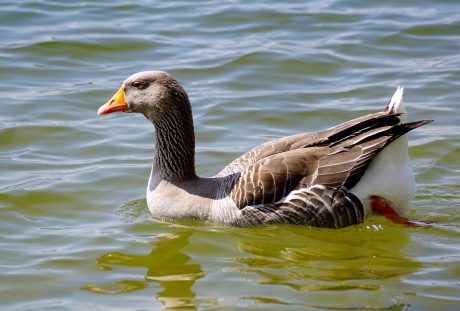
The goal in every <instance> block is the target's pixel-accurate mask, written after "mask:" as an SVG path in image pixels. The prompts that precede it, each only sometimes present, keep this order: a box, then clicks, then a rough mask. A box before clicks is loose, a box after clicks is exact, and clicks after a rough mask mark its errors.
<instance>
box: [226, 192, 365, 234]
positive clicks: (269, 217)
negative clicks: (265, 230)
mask: <svg viewBox="0 0 460 311" xmlns="http://www.w3.org/2000/svg"><path fill="white" fill-rule="evenodd" d="M241 212H242V214H243V215H242V217H241V218H240V219H238V220H236V221H235V223H234V225H238V226H254V225H260V224H299V225H300V224H302V225H309V226H314V227H326V228H343V227H347V226H351V225H356V224H359V223H362V222H363V220H364V209H363V205H362V203H361V201H360V200H359V199H358V198H357V197H356V196H355V195H354V194H352V193H350V192H348V191H347V190H346V189H345V188H339V189H336V188H329V187H323V186H318V185H316V186H313V187H310V188H308V189H307V188H303V189H300V190H297V191H295V192H293V193H291V194H290V195H289V196H288V197H287V198H285V199H284V200H283V201H281V202H278V203H276V204H272V205H257V206H247V207H246V208H244V209H243V210H242V211H241Z"/></svg>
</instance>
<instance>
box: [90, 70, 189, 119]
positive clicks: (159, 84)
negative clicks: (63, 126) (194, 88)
mask: <svg viewBox="0 0 460 311" xmlns="http://www.w3.org/2000/svg"><path fill="white" fill-rule="evenodd" d="M119 111H123V112H136V113H141V114H143V115H144V116H145V117H146V118H147V119H149V120H150V121H152V122H153V123H154V124H156V121H157V120H158V119H159V118H161V117H162V116H166V115H169V116H171V115H172V116H178V115H188V114H191V108H190V103H189V99H188V96H187V93H186V92H185V90H184V89H183V88H182V86H181V85H180V84H179V82H177V80H176V79H175V78H174V77H173V76H172V75H170V74H169V73H167V72H164V71H143V72H138V73H135V74H133V75H132V76H130V77H129V78H128V79H126V80H125V81H124V82H123V84H122V85H121V87H120V89H119V90H118V91H117V92H116V93H115V94H114V95H113V96H112V98H111V99H110V100H109V101H108V102H107V103H105V104H104V105H102V106H101V107H100V108H99V109H98V111H97V114H99V115H104V114H109V113H113V112H119Z"/></svg>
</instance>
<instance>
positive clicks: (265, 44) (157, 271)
mask: <svg viewBox="0 0 460 311" xmlns="http://www.w3.org/2000/svg"><path fill="white" fill-rule="evenodd" d="M0 33H1V34H0V36H1V40H0V94H1V107H2V109H1V112H0V146H1V147H0V168H1V174H0V269H1V275H0V306H1V309H2V310H128V309H134V310H156V309H160V308H172V309H174V308H185V309H201V310H235V309H261V310H267V309H269V310H303V309H306V310H331V309H332V310H355V309H361V310H362V309H370V310H460V243H459V238H460V217H459V213H458V208H459V203H460V186H459V182H460V136H459V132H460V126H459V124H460V122H459V121H460V117H459V115H458V108H459V103H460V92H459V90H460V82H459V81H460V71H459V68H460V53H459V51H460V3H459V2H458V1H434V0H433V1H404V2H397V1H381V2H377V1H364V0H353V1H339V0H337V1H334V0H332V1H285V2H278V1H265V2H263V1H253V2H247V1H241V0H236V1H227V2H223V1H199V2H193V1H181V2H174V1H170V2H166V1H164V2H163V1H137V2H129V1H106V2H103V1H101V2H98V3H94V2H77V1H75V2H71V1H57V0H55V1H44V0H42V1H31V0H23V1H2V3H1V7H0ZM141 70H166V71H169V72H171V73H172V74H173V75H175V76H176V77H177V78H178V80H179V81H181V83H182V84H183V85H184V87H185V88H186V89H187V91H188V92H189V95H190V98H191V101H192V105H193V111H194V117H195V128H196V135H197V169H198V171H199V173H200V174H202V175H211V174H214V173H216V172H218V171H219V170H220V169H221V168H222V167H223V166H225V165H226V164H227V163H228V162H230V161H231V160H232V159H233V158H235V157H237V156H238V155H239V154H241V153H243V152H245V151H247V150H248V149H250V148H251V147H253V146H255V145H257V144H259V143H262V142H264V141H266V140H268V139H272V138H275V137H280V136H285V135H290V134H294V133H298V132H301V131H311V130H317V129H324V128H327V127H330V126H333V125H335V124H337V123H339V122H342V121H345V120H348V119H350V118H354V117H357V116H360V115H362V114H365V113H369V112H371V111H375V110H380V109H382V108H383V107H384V105H385V104H386V103H387V101H388V99H389V98H390V96H391V95H392V93H393V92H394V90H395V89H396V87H397V86H398V85H402V86H404V87H405V101H406V106H407V108H408V110H409V113H410V115H409V119H411V120H418V119H428V118H431V119H434V120H435V122H434V123H433V124H430V125H428V126H425V127H422V128H420V129H417V130H416V131H414V132H413V133H411V134H410V135H409V136H410V146H411V147H410V154H411V157H412V159H413V166H414V172H415V176H416V180H417V183H418V192H417V197H416V199H415V200H414V202H413V209H412V210H411V212H410V214H409V216H410V217H411V218H416V219H419V220H426V221H438V222H441V223H443V224H446V225H445V226H438V227H435V228H407V227H402V226H399V225H395V224H392V223H390V222H388V221H387V220H385V219H384V218H382V217H373V218H370V219H368V220H366V222H365V223H364V224H362V225H358V226H354V227H350V228H346V229H343V230H335V231H334V230H324V229H315V228H308V227H295V226H269V227H260V228H232V227H228V226H224V225H219V224H210V223H203V222H191V221H180V222H166V221H160V220H155V219H152V218H151V216H150V215H149V213H148V210H147V206H146V203H145V201H144V199H143V196H144V193H145V187H146V183H147V178H148V174H149V172H150V164H151V157H152V150H153V143H152V130H153V129H152V126H151V125H150V124H149V123H148V122H147V121H146V120H145V119H144V118H143V117H141V116H139V115H128V114H114V115H109V116H104V117H101V116H97V115H96V110H97V108H98V107H99V106H100V105H101V104H103V103H104V102H105V101H106V100H107V99H109V98H110V96H112V94H113V93H114V92H115V91H116V90H117V89H118V87H119V86H120V84H121V82H122V81H123V80H124V79H125V78H126V77H128V76H129V75H131V74H132V73H134V72H137V71H141Z"/></svg>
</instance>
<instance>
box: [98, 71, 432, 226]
mask: <svg viewBox="0 0 460 311" xmlns="http://www.w3.org/2000/svg"><path fill="white" fill-rule="evenodd" d="M402 95H403V89H402V88H398V89H397V91H396V92H395V94H394V95H393V97H392V99H391V100H390V103H389V104H388V106H387V107H386V108H385V110H384V111H381V112H376V113H373V114H369V115H366V116H362V117H360V118H357V119H353V120H350V121H347V122H344V123H342V124H339V125H337V126H335V127H332V128H329V129H326V130H323V131H319V132H310V133H301V134H297V135H292V136H288V137H284V138H280V139H276V140H273V141H270V142H266V143H264V144H262V145H259V146H257V147H255V148H253V149H252V150H250V151H248V152H247V153H245V154H243V155H242V156H240V157H238V158H237V159H235V160H234V161H232V162H231V163H230V164H229V165H227V166H226V167H225V168H224V169H223V170H222V171H221V172H219V173H218V174H217V175H215V176H213V177H209V178H203V177H199V176H197V175H196V173H195V158H194V157H195V143H194V129H193V119H192V111H191V106H190V102H189V99H188V96H187V94H186V92H185V90H184V89H183V88H182V87H181V85H180V84H179V83H178V82H177V80H176V79H174V77H172V76H171V75H170V74H168V73H166V72H161V71H146V72H140V73H137V74H134V75H132V76H131V77H129V78H128V79H126V80H125V82H124V83H123V85H122V87H121V88H120V89H119V90H118V92H117V93H116V94H115V95H114V96H113V97H112V99H111V100H109V101H108V102H107V103H106V104H105V105H103V106H101V107H100V108H99V110H98V114H107V113H112V112H115V111H126V112H138V113H141V114H143V115H144V116H145V117H146V118H147V119H149V120H150V121H151V122H152V123H153V125H154V126H155V129H156V131H155V142H156V147H155V152H154V160H153V164H152V170H151V174H150V178H149V181H148V186H147V193H146V198H147V205H148V207H149V210H150V211H151V213H152V214H153V215H154V216H156V217H161V218H189V219H203V220H211V221H219V222H225V223H230V224H233V225H240V226H250V225H258V224H273V223H290V224H305V225H311V226H318V227H330V228H341V227H345V226H349V225H354V224H358V223H361V222H363V220H364V219H365V217H366V216H368V215H370V214H371V213H372V212H373V211H382V210H385V211H387V210H390V211H391V213H392V214H394V215H396V216H397V217H399V216H398V215H403V214H404V213H405V212H406V211H407V209H408V208H409V206H410V202H411V200H412V199H413V197H414V195H415V181H414V177H413V173H412V168H411V165H410V160H409V156H408V143H407V136H405V135H404V134H406V133H407V132H409V131H410V130H412V129H415V128H417V127H419V126H422V125H424V124H427V123H430V122H431V120H422V121H417V122H411V123H407V121H406V110H405V107H404V104H403V102H402Z"/></svg>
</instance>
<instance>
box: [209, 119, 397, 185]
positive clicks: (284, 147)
mask: <svg viewBox="0 0 460 311" xmlns="http://www.w3.org/2000/svg"><path fill="white" fill-rule="evenodd" d="M398 115H399V114H391V113H388V112H377V113H373V114H369V115H366V116H362V117H359V118H356V119H353V120H350V121H347V122H344V123H342V124H339V125H337V126H335V127H332V128H329V129H327V130H324V131H320V132H309V133H302V134H296V135H292V136H287V137H283V138H279V139H275V140H272V141H269V142H266V143H264V144H262V145H259V146H257V147H255V148H253V149H251V150H250V151H248V152H246V153H245V154H243V155H241V156H240V157H238V158H236V159H235V160H233V161H232V162H231V163H230V164H229V165H227V166H226V167H225V168H224V169H223V170H222V171H221V172H220V173H219V174H217V175H216V177H223V176H226V175H230V174H233V173H238V172H241V171H243V170H244V169H245V168H247V167H249V166H251V165H253V164H254V163H256V162H257V161H259V160H261V159H263V158H265V157H268V156H271V155H274V154H278V153H282V152H286V151H289V150H295V149H299V148H306V147H314V146H325V145H329V144H331V143H339V142H341V141H343V140H346V139H347V138H350V137H354V135H357V134H359V133H362V132H365V131H367V130H369V129H372V128H376V127H380V126H391V125H395V124H397V123H398V122H399V118H398Z"/></svg>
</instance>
